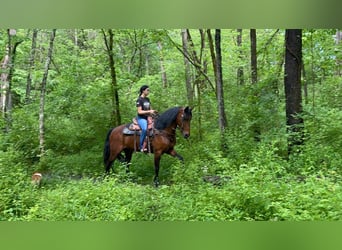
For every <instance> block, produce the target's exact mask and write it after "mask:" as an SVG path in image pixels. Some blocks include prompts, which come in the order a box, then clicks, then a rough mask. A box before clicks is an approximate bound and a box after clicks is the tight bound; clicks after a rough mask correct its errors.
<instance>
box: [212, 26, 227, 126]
mask: <svg viewBox="0 0 342 250" xmlns="http://www.w3.org/2000/svg"><path fill="white" fill-rule="evenodd" d="M215 52H216V61H215V64H216V71H215V75H216V98H217V106H218V114H219V128H220V130H221V133H224V130H225V128H226V126H227V118H226V113H225V111H224V109H225V108H224V96H223V93H224V91H223V78H222V55H221V30H220V29H216V30H215Z"/></svg>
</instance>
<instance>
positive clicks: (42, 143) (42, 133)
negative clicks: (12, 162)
mask: <svg viewBox="0 0 342 250" xmlns="http://www.w3.org/2000/svg"><path fill="white" fill-rule="evenodd" d="M55 35H56V29H53V30H52V32H51V36H50V43H49V50H48V55H47V58H46V62H45V69H44V75H43V80H42V84H41V90H40V108H39V149H40V156H41V157H42V156H43V155H44V153H45V128H44V126H45V122H44V106H45V94H46V82H47V77H48V74H49V67H50V64H51V59H52V51H53V42H54V40H55Z"/></svg>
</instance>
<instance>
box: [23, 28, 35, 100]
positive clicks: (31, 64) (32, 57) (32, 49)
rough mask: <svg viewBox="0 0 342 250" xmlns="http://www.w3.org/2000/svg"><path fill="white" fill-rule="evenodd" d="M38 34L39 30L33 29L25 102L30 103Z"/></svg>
mask: <svg viewBox="0 0 342 250" xmlns="http://www.w3.org/2000/svg"><path fill="white" fill-rule="evenodd" d="M37 34H38V29H33V33H32V45H31V51H30V57H29V60H28V64H29V65H28V74H27V83H26V95H25V102H26V103H28V102H29V100H30V95H31V85H32V70H33V67H34V58H35V54H36V47H37Z"/></svg>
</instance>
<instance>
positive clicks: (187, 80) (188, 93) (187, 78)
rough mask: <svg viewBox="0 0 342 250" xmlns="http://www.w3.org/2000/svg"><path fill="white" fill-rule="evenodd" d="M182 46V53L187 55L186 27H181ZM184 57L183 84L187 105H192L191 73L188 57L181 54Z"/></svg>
mask: <svg viewBox="0 0 342 250" xmlns="http://www.w3.org/2000/svg"><path fill="white" fill-rule="evenodd" d="M181 35H182V47H183V55H189V51H188V47H189V45H188V33H187V30H186V29H182V31H181ZM183 58H184V66H185V86H186V96H187V99H188V104H189V106H191V107H193V102H194V90H193V88H192V74H191V70H190V62H189V58H188V57H186V56H183Z"/></svg>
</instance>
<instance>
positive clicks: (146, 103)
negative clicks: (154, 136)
mask: <svg viewBox="0 0 342 250" xmlns="http://www.w3.org/2000/svg"><path fill="white" fill-rule="evenodd" d="M136 107H141V109H142V110H150V109H151V103H150V99H148V98H147V97H141V96H139V97H138V99H137V105H136ZM138 116H140V117H141V118H145V119H147V115H139V114H138Z"/></svg>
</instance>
